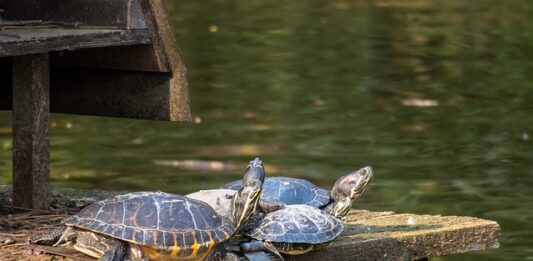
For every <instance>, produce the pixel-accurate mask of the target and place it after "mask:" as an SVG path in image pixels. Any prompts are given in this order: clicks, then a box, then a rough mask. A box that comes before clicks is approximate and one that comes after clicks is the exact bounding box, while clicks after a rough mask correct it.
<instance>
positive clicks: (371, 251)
mask: <svg viewBox="0 0 533 261" xmlns="http://www.w3.org/2000/svg"><path fill="white" fill-rule="evenodd" d="M10 191H11V189H10V188H9V187H8V186H1V185H0V204H1V203H2V202H5V200H6V199H7V200H8V199H9V197H10V193H11V192H10ZM117 193H118V192H103V191H86V190H74V189H57V190H55V191H54V192H53V193H52V195H53V202H55V205H54V206H53V207H54V208H55V209H61V208H64V207H65V206H74V207H81V206H84V205H87V204H90V203H91V202H93V201H98V200H102V199H104V198H107V197H111V196H113V195H116V194H117ZM0 213H1V212H0ZM17 220H18V219H17V218H16V216H11V217H7V216H2V215H0V224H1V222H6V223H16V222H17ZM60 220H61V219H60V218H56V220H55V221H54V222H56V223H58V222H59V221H60ZM345 222H346V225H345V231H344V232H343V234H341V236H340V237H339V238H337V239H336V240H335V241H334V242H333V243H332V244H331V245H330V246H329V247H327V248H325V249H321V250H317V251H313V252H310V253H308V254H305V255H301V256H293V257H290V256H287V257H286V260H336V261H343V260H424V259H427V258H431V257H437V256H444V255H451V254H458V253H466V252H473V251H484V250H489V249H494V248H498V247H499V243H498V236H499V230H500V227H499V225H498V223H496V222H494V221H490V220H484V219H479V218H473V217H461V216H440V215H416V214H395V213H393V212H369V211H364V210H352V211H351V212H350V213H349V214H348V216H347V217H346V220H345ZM38 224H39V222H36V221H32V222H30V227H25V226H24V225H18V226H16V227H18V228H17V229H16V230H12V231H11V232H10V233H11V234H12V235H13V236H12V237H11V238H12V239H14V241H16V242H26V239H27V234H28V233H34V231H35V227H32V226H38ZM53 225H54V224H53V223H52V224H51V223H49V222H48V223H47V224H46V226H45V227H41V226H40V227H39V228H38V229H40V231H42V229H45V230H48V229H51V228H53ZM6 235H7V234H6V233H0V245H1V242H4V241H5V240H6V239H8V238H6ZM20 247H21V248H35V249H37V250H36V251H33V252H34V253H38V252H39V251H42V252H44V253H50V254H54V253H55V254H59V255H63V256H65V255H66V256H70V257H71V259H69V258H67V260H94V259H91V258H90V257H87V256H85V255H83V254H80V253H78V252H76V251H74V250H73V249H68V248H50V247H42V246H29V245H25V244H23V245H21V246H20ZM18 250H20V249H18ZM18 250H17V248H9V247H0V256H4V255H5V256H8V255H12V254H13V253H16V251H18ZM27 252H28V251H26V252H23V253H22V254H20V255H22V256H19V257H22V259H24V260H52V257H53V255H49V254H40V255H27V254H24V253H27Z"/></svg>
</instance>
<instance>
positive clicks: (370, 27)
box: [0, 0, 533, 260]
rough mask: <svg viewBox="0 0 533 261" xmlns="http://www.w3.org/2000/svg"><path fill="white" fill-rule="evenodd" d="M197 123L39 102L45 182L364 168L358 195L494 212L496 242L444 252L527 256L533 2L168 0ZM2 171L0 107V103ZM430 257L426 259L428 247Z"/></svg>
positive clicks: (130, 181) (102, 183)
mask: <svg viewBox="0 0 533 261" xmlns="http://www.w3.org/2000/svg"><path fill="white" fill-rule="evenodd" d="M167 4H168V7H169V10H170V12H171V14H172V18H173V21H174V24H175V28H176V34H177V36H178V41H179V43H180V45H181V47H182V49H183V52H184V56H185V59H186V62H187V64H188V68H189V76H188V77H189V80H190V87H191V96H192V97H191V100H192V108H193V112H194V113H195V119H196V120H195V122H196V124H191V125H188V126H183V125H176V124H173V123H166V122H146V121H133V120H124V119H107V118H94V117H79V116H67V115H53V117H52V120H53V121H54V122H55V124H53V125H52V130H51V132H52V138H51V142H52V148H53V150H52V155H51V156H52V179H53V184H54V185H56V186H58V185H60V186H71V187H84V188H89V187H90V188H101V189H126V190H141V189H150V190H155V189H161V190H165V191H171V192H178V193H188V192H191V191H194V190H197V189H200V188H207V187H216V186H218V185H219V184H223V183H225V182H227V181H230V180H233V179H236V178H238V177H239V176H240V175H241V171H238V170H234V169H231V170H229V169H228V170H226V169H222V170H217V171H213V170H210V169H179V168H176V167H173V166H165V165H157V164H154V161H184V160H202V161H221V162H223V163H226V164H233V165H241V164H243V163H246V162H247V161H248V160H249V159H250V157H253V156H255V155H260V156H261V157H262V159H263V160H264V161H265V163H268V164H270V166H267V172H268V174H271V175H290V176H298V177H305V178H308V179H310V180H312V181H313V182H316V183H318V184H320V185H322V186H325V187H329V186H331V184H332V183H333V182H334V180H335V179H336V178H337V177H338V176H340V175H343V174H345V173H347V172H349V171H350V170H352V169H356V168H359V167H362V166H364V165H372V166H373V167H374V169H375V171H376V177H375V179H374V181H373V184H371V186H370V188H369V189H368V190H367V192H366V195H365V196H364V197H363V198H362V200H361V203H360V204H359V206H358V207H361V208H366V209H372V210H394V211H399V212H414V213H432V214H448V215H474V216H480V217H484V218H489V219H494V220H497V221H498V222H499V223H500V225H501V226H502V238H501V243H502V246H501V248H500V249H498V250H494V251H489V252H485V253H481V254H468V255H458V256H452V257H447V258H443V259H447V260H478V259H483V260H501V259H505V260H513V259H515V260H523V259H525V258H533V252H532V251H533V248H531V246H532V245H533V232H531V231H533V226H532V225H531V222H530V221H531V219H532V218H533V209H532V208H531V207H530V202H531V201H532V200H533V190H531V189H530V188H531V187H532V186H533V170H532V168H531V164H532V163H533V148H532V144H531V142H532V141H531V139H530V136H531V134H532V133H533V118H532V117H531V116H530V115H531V113H533V110H532V107H531V104H533V96H532V95H531V93H533V85H532V84H531V82H533V75H532V74H531V71H532V69H533V68H532V67H533V64H532V63H531V59H532V58H533V46H532V45H533V34H531V30H530V28H533V20H532V19H530V18H531V16H532V15H533V3H531V2H530V1H527V0H513V1H506V2H505V3H504V2H501V1H495V0H488V1H483V2H479V1H442V0H428V1H421V0H405V1H398V0H375V1H371V0H367V1H366V0H364V1H318V0H311V1H303V2H302V1H299V2H298V1H297V2H286V1H285V2H275V1H263V0H253V1H249V0H248V1H240V0H237V1H231V2H228V1H208V2H206V1H202V2H198V1H188V0H186V1H180V2H179V3H178V2H175V1H168V2H167ZM0 116H1V117H0V150H1V151H2V153H1V154H0V170H1V173H2V176H1V177H0V179H1V182H3V183H7V182H10V173H11V160H10V159H11V152H10V150H11V140H10V136H11V133H10V131H9V126H10V115H9V114H8V113H6V112H0ZM437 260H439V259H437Z"/></svg>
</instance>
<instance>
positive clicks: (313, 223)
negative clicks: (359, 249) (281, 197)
mask: <svg viewBox="0 0 533 261" xmlns="http://www.w3.org/2000/svg"><path fill="white" fill-rule="evenodd" d="M343 230H344V225H343V224H342V222H341V221H340V220H339V219H337V218H335V217H333V216H331V215H329V214H327V213H326V212H324V211H323V210H320V209H317V208H314V207H311V206H308V205H290V206H286V207H284V208H282V209H280V210H277V211H274V212H271V213H268V214H266V215H265V217H264V218H263V220H262V221H261V223H260V224H259V225H258V226H256V227H255V228H253V229H252V230H250V231H248V232H246V235H247V236H249V237H252V238H254V239H257V240H262V241H267V242H283V243H307V244H321V243H325V242H329V241H332V240H333V239H335V238H337V236H339V235H340V234H341V233H342V231H343Z"/></svg>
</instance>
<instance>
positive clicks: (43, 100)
mask: <svg viewBox="0 0 533 261" xmlns="http://www.w3.org/2000/svg"><path fill="white" fill-rule="evenodd" d="M49 72H50V62H49V55H48V54H47V53H46V54H35V55H27V56H17V57H13V205H14V206H16V207H23V208H30V209H48V208H49V203H48V190H49V181H48V177H49V172H50V167H49V160H50V153H49V142H48V125H49V124H48V122H49V114H50V99H49V93H50V90H49V82H50V80H49Z"/></svg>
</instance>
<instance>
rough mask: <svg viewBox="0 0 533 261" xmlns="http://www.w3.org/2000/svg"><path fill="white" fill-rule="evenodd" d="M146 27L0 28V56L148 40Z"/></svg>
mask: <svg viewBox="0 0 533 261" xmlns="http://www.w3.org/2000/svg"><path fill="white" fill-rule="evenodd" d="M150 38H151V35H150V32H149V31H148V29H138V30H111V29H65V28H45V29H9V30H3V31H1V30H0V57H8V56H16V55H27V54H35V53H44V52H51V51H65V50H68V51H72V50H77V49H84V48H97V47H109V46H126V45H139V44H149V43H151V40H150Z"/></svg>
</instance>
